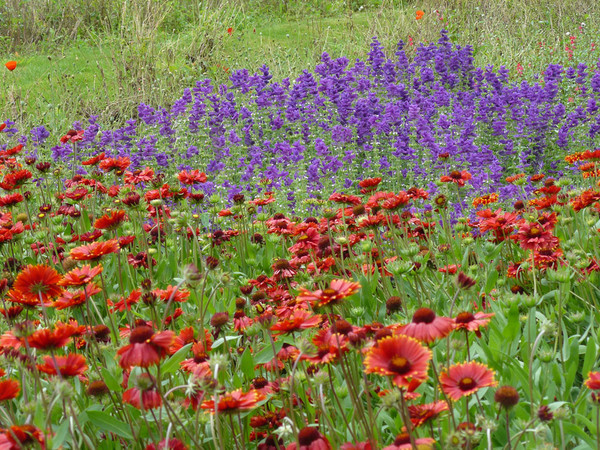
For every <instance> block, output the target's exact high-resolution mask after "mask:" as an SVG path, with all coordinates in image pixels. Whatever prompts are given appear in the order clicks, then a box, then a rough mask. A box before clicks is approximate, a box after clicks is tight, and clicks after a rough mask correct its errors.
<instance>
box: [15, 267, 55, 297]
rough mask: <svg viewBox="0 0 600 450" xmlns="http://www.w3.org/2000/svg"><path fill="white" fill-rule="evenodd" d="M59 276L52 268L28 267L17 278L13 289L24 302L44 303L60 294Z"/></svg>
mask: <svg viewBox="0 0 600 450" xmlns="http://www.w3.org/2000/svg"><path fill="white" fill-rule="evenodd" d="M60 280H61V276H60V275H59V273H58V272H57V271H56V270H54V269H53V268H52V267H48V266H44V265H37V266H33V265H31V264H30V265H28V266H27V267H25V268H24V269H23V270H22V271H21V272H20V273H19V275H18V276H17V278H16V280H15V282H14V284H13V289H14V290H15V291H17V292H18V293H19V294H20V297H22V298H23V299H25V300H28V301H33V302H35V301H37V302H40V301H41V302H43V303H46V302H48V301H49V300H50V299H52V298H55V297H57V296H59V295H60V293H61V292H62V287H60V285H59V283H60Z"/></svg>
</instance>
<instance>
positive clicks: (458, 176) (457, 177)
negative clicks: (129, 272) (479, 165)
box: [440, 170, 471, 187]
mask: <svg viewBox="0 0 600 450" xmlns="http://www.w3.org/2000/svg"><path fill="white" fill-rule="evenodd" d="M470 179H471V174H470V173H469V172H467V171H466V170H463V171H462V172H460V171H458V170H454V171H453V172H450V175H444V176H443V177H441V178H440V181H441V182H442V183H456V184H458V186H460V187H462V186H464V185H465V181H467V180H470Z"/></svg>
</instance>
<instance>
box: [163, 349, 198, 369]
mask: <svg viewBox="0 0 600 450" xmlns="http://www.w3.org/2000/svg"><path fill="white" fill-rule="evenodd" d="M191 346H192V344H191V342H190V343H189V344H187V345H184V346H183V347H181V348H180V349H179V350H177V351H176V352H175V354H174V355H172V356H171V357H170V358H169V359H167V360H166V361H165V362H164V363H163V365H162V366H161V368H160V371H161V372H162V373H174V372H175V371H176V370H177V369H179V365H180V364H181V361H183V360H184V359H185V357H186V354H187V352H188V350H189V349H190V347H191Z"/></svg>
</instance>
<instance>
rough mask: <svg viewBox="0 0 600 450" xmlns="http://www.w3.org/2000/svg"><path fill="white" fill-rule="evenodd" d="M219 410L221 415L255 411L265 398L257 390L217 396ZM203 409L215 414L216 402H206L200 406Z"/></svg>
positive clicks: (238, 391) (239, 390)
mask: <svg viewBox="0 0 600 450" xmlns="http://www.w3.org/2000/svg"><path fill="white" fill-rule="evenodd" d="M217 397H218V401H217V410H218V411H219V414H221V413H232V412H238V411H245V410H249V409H253V408H255V407H256V404H257V403H258V402H260V401H261V400H263V399H264V398H265V396H264V395H263V394H261V393H260V392H258V391H257V390H255V389H252V390H250V391H249V392H246V393H244V392H242V390H241V389H237V390H235V391H233V392H226V393H225V394H223V395H217ZM200 407H201V408H202V409H208V410H210V411H211V412H213V413H214V412H215V401H214V399H211V400H206V401H204V402H202V405H200Z"/></svg>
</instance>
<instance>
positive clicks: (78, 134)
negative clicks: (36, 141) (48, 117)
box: [60, 130, 84, 144]
mask: <svg viewBox="0 0 600 450" xmlns="http://www.w3.org/2000/svg"><path fill="white" fill-rule="evenodd" d="M83 133H84V130H77V131H76V130H69V131H68V132H67V134H65V135H64V136H63V137H61V138H60V142H62V143H63V144H66V143H67V142H77V141H81V140H82V139H83Z"/></svg>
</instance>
